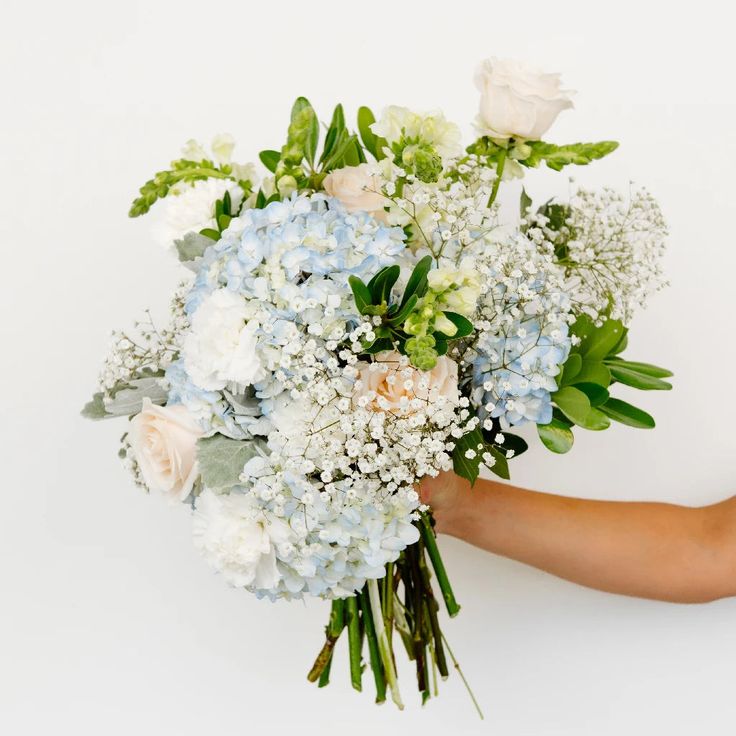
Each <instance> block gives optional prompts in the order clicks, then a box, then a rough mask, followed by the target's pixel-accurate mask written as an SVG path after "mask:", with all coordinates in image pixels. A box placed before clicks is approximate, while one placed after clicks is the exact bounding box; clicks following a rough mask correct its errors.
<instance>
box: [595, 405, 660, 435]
mask: <svg viewBox="0 0 736 736" xmlns="http://www.w3.org/2000/svg"><path fill="white" fill-rule="evenodd" d="M600 409H601V411H602V412H603V413H604V414H606V415H607V416H609V417H610V418H611V419H613V420H614V421H616V422H621V424H628V425H629V426H630V427H636V428H637V429H654V424H655V422H654V417H652V415H651V414H647V412H645V411H643V410H642V409H639V408H637V407H636V406H632V405H631V404H628V403H627V402H625V401H621V400H620V399H609V400H608V401H607V402H606V403H605V404H604V405H603V406H601V407H600Z"/></svg>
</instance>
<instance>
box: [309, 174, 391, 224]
mask: <svg viewBox="0 0 736 736" xmlns="http://www.w3.org/2000/svg"><path fill="white" fill-rule="evenodd" d="M323 186H324V188H325V191H326V192H327V194H329V195H330V196H331V197H335V198H336V199H339V200H340V202H342V204H343V205H344V206H345V209H346V210H347V211H348V212H358V211H362V212H370V213H371V214H372V215H374V216H377V217H379V218H382V217H383V214H384V212H383V207H384V205H385V204H386V203H387V201H388V200H387V199H386V198H385V197H384V196H383V195H382V194H381V193H380V192H381V183H380V181H379V179H378V177H377V176H375V175H374V174H373V173H372V167H371V165H370V164H359V165H358V166H346V167H345V168H342V169H336V170H335V171H331V172H330V173H329V174H327V176H326V177H325V180H324V183H323Z"/></svg>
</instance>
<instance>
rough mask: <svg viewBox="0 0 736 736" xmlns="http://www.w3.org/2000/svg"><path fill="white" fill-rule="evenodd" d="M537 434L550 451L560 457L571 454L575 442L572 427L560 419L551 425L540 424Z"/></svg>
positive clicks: (553, 421) (554, 420)
mask: <svg viewBox="0 0 736 736" xmlns="http://www.w3.org/2000/svg"><path fill="white" fill-rule="evenodd" d="M537 433H538V434H539V439H540V440H542V444H543V445H544V446H545V447H546V448H547V449H548V450H550V451H551V452H556V453H558V454H560V455H562V454H564V453H566V452H569V451H570V449H571V448H572V446H573V443H574V442H575V435H573V433H572V430H571V429H570V427H568V426H567V424H565V423H564V422H561V421H560V420H559V419H552V421H551V422H550V423H549V424H538V425H537Z"/></svg>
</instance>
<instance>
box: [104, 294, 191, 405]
mask: <svg viewBox="0 0 736 736" xmlns="http://www.w3.org/2000/svg"><path fill="white" fill-rule="evenodd" d="M189 288H190V286H189V284H187V283H183V284H181V285H180V286H179V288H178V289H177V290H176V292H175V293H174V296H173V297H172V300H171V306H170V318H169V322H168V324H167V326H166V327H164V328H157V327H156V325H155V323H154V320H153V318H152V316H151V313H150V312H148V311H146V313H145V317H144V318H143V319H142V320H140V321H138V322H136V323H135V324H134V331H127V332H126V331H122V330H115V331H113V332H112V334H111V338H110V347H109V352H108V354H107V356H106V358H105V361H104V363H103V365H102V369H101V371H100V376H99V387H100V391H102V392H103V393H104V394H106V395H109V394H110V392H113V391H115V390H116V389H119V388H121V387H123V386H127V385H129V384H130V382H131V381H133V380H135V379H138V378H140V377H141V376H153V375H162V374H163V371H165V370H166V368H167V367H168V366H169V365H170V363H171V362H172V360H173V359H174V358H175V357H176V355H177V354H178V352H179V349H180V343H181V340H182V336H183V335H184V333H185V331H186V329H187V328H188V326H189V320H188V319H187V317H186V314H185V312H184V299H185V297H186V294H187V293H188V292H189Z"/></svg>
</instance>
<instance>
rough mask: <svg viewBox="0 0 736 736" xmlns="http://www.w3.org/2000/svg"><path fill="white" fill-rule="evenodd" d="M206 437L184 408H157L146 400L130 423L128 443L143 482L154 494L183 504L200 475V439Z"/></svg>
mask: <svg viewBox="0 0 736 736" xmlns="http://www.w3.org/2000/svg"><path fill="white" fill-rule="evenodd" d="M201 436H202V430H201V429H200V427H199V425H198V424H197V422H196V421H195V420H194V417H193V416H192V415H191V414H190V413H189V410H188V409H186V408H185V407H183V406H156V405H155V404H153V403H151V400H150V399H143V408H142V410H141V413H140V414H137V415H136V416H135V417H133V419H132V420H131V422H130V431H129V433H128V441H129V442H130V446H131V448H132V450H133V454H134V456H135V459H136V461H137V462H138V466H139V467H140V471H141V475H142V476H143V480H144V481H145V483H146V485H147V486H148V488H149V489H150V490H151V491H158V492H159V493H163V494H164V495H166V496H169V497H170V498H171V499H172V500H176V501H183V500H184V499H185V498H186V497H187V496H188V495H189V493H190V491H191V490H192V486H193V485H194V481H195V480H196V478H197V475H198V473H199V469H198V465H197V440H198V439H199V438H200V437H201Z"/></svg>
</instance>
